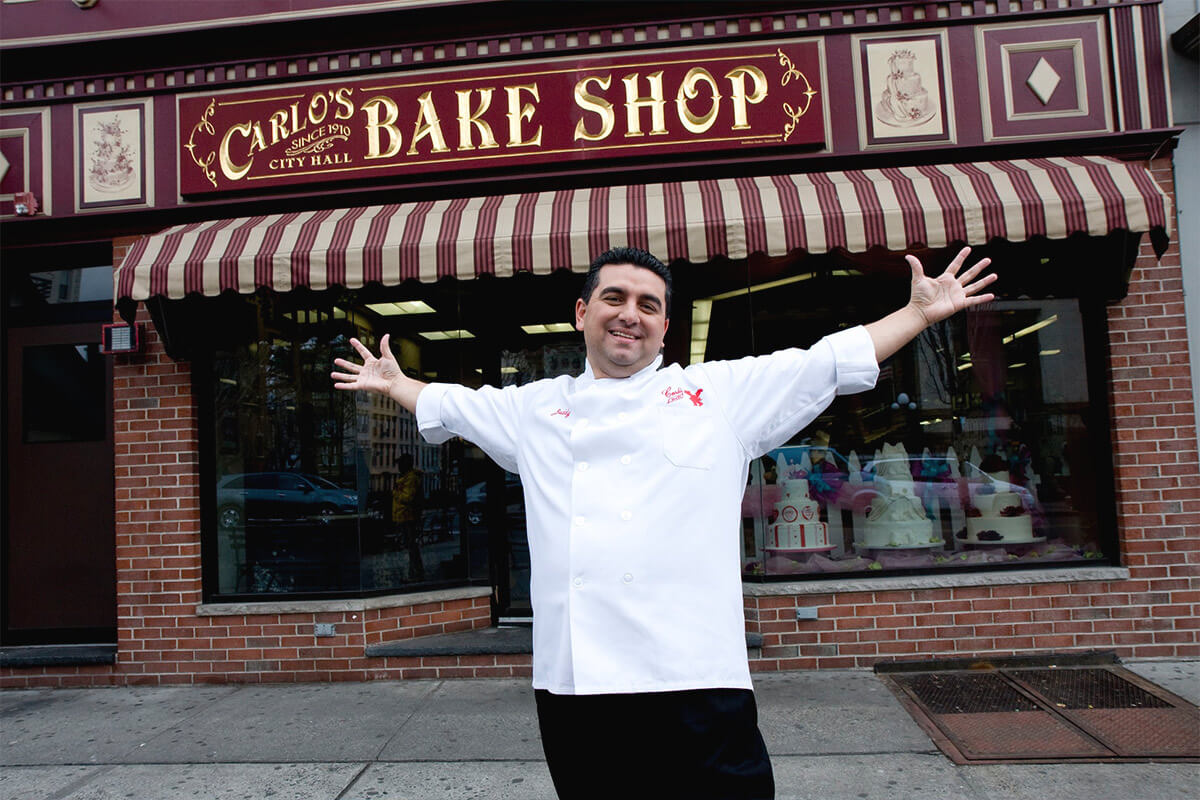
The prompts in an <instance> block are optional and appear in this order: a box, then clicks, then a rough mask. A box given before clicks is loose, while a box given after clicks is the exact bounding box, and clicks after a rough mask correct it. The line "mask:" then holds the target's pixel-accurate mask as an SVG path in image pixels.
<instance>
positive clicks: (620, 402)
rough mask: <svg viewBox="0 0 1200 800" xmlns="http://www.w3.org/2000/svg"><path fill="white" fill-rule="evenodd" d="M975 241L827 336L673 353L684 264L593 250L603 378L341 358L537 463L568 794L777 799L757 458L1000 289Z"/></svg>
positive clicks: (400, 395) (339, 379)
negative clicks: (936, 325)
mask: <svg viewBox="0 0 1200 800" xmlns="http://www.w3.org/2000/svg"><path fill="white" fill-rule="evenodd" d="M968 253H969V248H964V249H963V250H962V251H961V252H960V253H959V254H958V255H957V256H956V257H955V258H954V260H953V261H951V263H950V265H949V266H948V267H947V269H946V271H945V272H944V273H943V274H942V275H941V276H939V277H937V278H931V277H928V276H926V275H925V273H924V269H923V268H922V266H921V263H920V261H918V260H917V259H916V258H914V257H912V256H909V257H908V261H909V264H910V266H911V268H912V288H911V297H910V300H909V303H908V304H907V305H906V306H904V308H902V309H900V310H899V311H896V312H894V313H892V314H890V315H888V316H886V317H884V318H883V319H881V320H878V321H876V322H873V323H871V324H869V325H866V326H859V327H855V328H850V329H847V330H844V331H840V332H838V333H835V334H832V335H830V336H827V337H825V338H824V339H822V340H821V341H819V342H817V343H816V344H815V345H814V346H813V347H812V348H811V349H808V350H800V349H788V350H781V351H778V352H775V353H772V354H770V355H767V356H760V357H752V358H744V359H740V360H737V361H718V362H708V363H704V364H695V365H692V366H689V367H681V366H679V365H678V364H672V365H670V366H665V367H664V366H663V364H662V356H661V355H660V351H661V349H662V343H663V337H664V335H665V334H666V331H667V328H668V326H669V324H670V309H671V275H670V271H669V270H668V269H667V267H666V266H664V265H663V264H662V263H661V262H660V261H659V260H658V259H656V258H654V257H653V256H652V255H650V254H649V253H646V252H644V251H641V250H636V249H632V248H617V249H615V250H610V251H609V252H606V253H604V254H603V255H601V256H600V257H599V258H597V259H596V261H595V262H593V264H592V265H591V269H590V270H589V272H588V275H587V278H586V280H585V282H584V288H583V291H582V296H581V297H580V298H579V299H578V300H577V301H576V303H575V327H576V329H578V330H579V331H582V332H583V338H584V343H585V345H586V351H587V365H586V368H585V369H584V372H583V374H582V375H579V376H576V377H570V376H560V377H558V378H553V379H547V380H541V381H535V382H533V383H528V384H525V385H523V386H509V387H505V388H503V389H496V388H492V387H484V388H481V389H469V388H466V387H463V386H457V385H450V384H437V383H434V384H424V383H422V382H420V381H417V380H415V379H412V378H409V377H408V376H406V375H405V374H404V372H403V371H402V370H401V369H400V367H399V365H398V363H397V362H396V359H395V357H394V356H393V355H392V352H391V348H390V345H389V342H388V336H386V335H385V336H384V337H383V338H382V339H381V341H380V355H379V357H375V356H374V355H372V354H371V353H370V351H369V350H368V349H367V348H366V347H365V346H364V345H363V344H362V343H361V342H359V341H358V340H355V339H352V340H351V344H352V345H353V347H354V348H355V350H356V351H357V352H358V353H359V355H360V356H361V357H362V359H363V363H361V364H356V363H353V362H350V361H346V360H343V359H337V360H336V361H335V362H334V363H335V365H336V366H337V367H338V368H339V369H340V370H342V371H340V372H334V373H333V375H332V377H333V379H334V381H335V386H336V388H338V389H346V390H359V391H369V392H377V393H381V394H386V395H389V396H390V397H392V398H393V399H395V400H396V401H397V402H398V403H399V404H400V405H402V406H404V407H405V408H407V409H408V410H409V411H412V412H413V413H415V414H416V417H417V422H418V426H419V428H420V430H421V433H422V434H423V435H424V437H425V438H426V439H427V440H428V441H430V442H432V443H435V444H436V443H439V442H443V441H446V440H447V439H449V438H451V437H453V436H461V437H463V438H464V439H467V440H469V441H472V442H474V443H475V444H477V445H478V446H479V447H481V448H482V449H483V450H484V451H485V452H486V453H487V454H488V455H489V456H491V458H493V459H494V460H495V461H496V462H497V463H498V464H500V466H502V467H504V468H505V469H506V470H509V471H511V472H516V473H519V474H520V475H521V483H522V486H523V487H524V492H525V508H526V514H527V515H528V521H527V530H528V536H529V553H530V561H531V578H530V593H531V597H532V605H533V611H534V625H533V686H534V690H535V698H536V702H537V707H538V719H539V725H540V727H541V733H542V743H543V747H544V749H545V753H546V761H547V765H548V767H549V769H550V773H551V777H552V779H553V781H554V785H555V788H556V790H557V791H558V793H559V796H560V797H562V798H571V799H573V798H591V797H596V798H606V799H607V798H617V797H634V798H636V797H686V798H702V797H713V798H769V797H773V796H774V782H773V777H772V773H771V766H770V761H769V758H768V756H767V752H766V748H765V746H764V745H763V741H762V737H761V735H760V733H759V730H758V724H757V712H756V709H755V705H754V695H753V691H752V686H751V682H750V672H749V668H748V665H747V661H746V644H745V621H744V616H743V611H742V583H741V556H740V552H739V547H740V538H739V531H740V528H741V518H740V516H741V511H740V508H741V498H742V493H743V491H744V489H745V485H746V474H747V469H748V467H749V464H750V462H751V460H753V459H755V458H758V457H760V456H762V455H763V454H764V453H766V452H767V451H769V450H771V449H773V448H775V447H778V446H779V445H781V444H782V443H783V442H785V441H787V440H788V439H790V438H791V437H792V436H793V435H795V433H796V432H797V431H799V430H800V429H802V428H803V427H804V426H805V425H807V424H808V423H809V422H811V421H812V420H813V419H814V418H815V417H816V416H817V415H818V414H820V413H821V411H823V410H824V409H825V408H826V407H827V406H828V405H829V403H830V402H831V401H832V400H833V398H834V397H835V396H836V395H838V394H847V393H853V392H860V391H863V390H866V389H870V388H871V387H873V386H874V384H875V380H876V378H877V376H878V374H879V363H880V362H881V361H882V360H883V359H886V358H887V357H889V356H890V355H892V354H893V353H894V352H896V351H897V350H898V349H900V348H901V347H903V346H904V345H905V344H906V343H907V342H908V341H910V340H911V339H912V338H914V337H915V336H916V335H917V334H919V333H920V332H921V331H922V330H923V329H924V328H925V327H926V326H928V325H929V324H931V323H933V322H936V321H938V320H941V319H945V318H947V317H949V316H951V315H952V314H954V313H955V312H957V311H959V310H961V309H963V308H966V307H968V306H972V305H976V304H978V303H984V302H988V301H990V300H992V299H993V296H992V295H991V294H981V293H980V290H981V289H982V288H984V287H985V286H987V285H988V284H990V283H991V282H992V281H993V280H994V279H995V275H994V274H988V275H981V274H982V272H983V270H984V269H985V267H986V266H987V265H988V263H989V261H988V259H983V260H981V261H979V262H978V263H976V264H975V265H973V266H971V267H970V268H968V269H966V270H963V265H964V262H965V260H966V257H967V255H968Z"/></svg>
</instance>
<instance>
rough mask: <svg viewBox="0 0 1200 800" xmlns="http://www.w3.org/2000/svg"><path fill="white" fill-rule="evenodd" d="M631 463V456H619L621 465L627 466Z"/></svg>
mask: <svg viewBox="0 0 1200 800" xmlns="http://www.w3.org/2000/svg"><path fill="white" fill-rule="evenodd" d="M632 461H633V456H621V463H622V464H629V463H631V462H632Z"/></svg>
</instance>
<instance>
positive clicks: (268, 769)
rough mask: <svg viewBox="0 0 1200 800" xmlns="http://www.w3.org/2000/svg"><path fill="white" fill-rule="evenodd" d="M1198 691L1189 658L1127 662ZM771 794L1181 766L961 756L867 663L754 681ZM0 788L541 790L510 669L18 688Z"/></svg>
mask: <svg viewBox="0 0 1200 800" xmlns="http://www.w3.org/2000/svg"><path fill="white" fill-rule="evenodd" d="M1123 666H1125V667H1126V668H1128V669H1130V670H1132V671H1134V672H1136V673H1138V674H1140V675H1142V676H1143V677H1145V678H1147V679H1149V680H1151V681H1153V682H1155V683H1157V684H1159V685H1160V686H1163V687H1164V688H1166V689H1168V690H1170V691H1172V692H1174V693H1176V694H1178V695H1180V696H1182V697H1185V698H1186V699H1188V700H1189V701H1191V702H1193V703H1200V661H1153V662H1152V661H1143V662H1136V661H1135V662H1126V663H1124V664H1123ZM755 686H756V690H757V694H758V704H759V712H760V724H761V727H762V731H763V736H764V738H765V739H766V741H767V746H768V748H769V749H770V751H771V754H772V761H773V763H774V766H775V776H776V784H777V787H778V793H777V796H778V798H779V800H792V799H795V798H819V799H820V800H876V799H878V800H895V798H898V797H912V798H920V800H940V799H944V800H960V799H961V800H983V799H984V798H1005V799H1006V800H1009V799H1010V798H1011V799H1013V800H1023V799H1024V798H1029V800H1033V799H1034V798H1036V800H1098V799H1101V798H1102V799H1103V800H1109V799H1110V798H1112V799H1126V798H1127V799H1128V800H1174V799H1175V798H1179V799H1180V800H1183V798H1189V800H1190V798H1192V797H1195V796H1197V795H1198V794H1200V765H1197V764H1183V763H1125V764H1036V765H979V766H966V767H961V766H956V765H954V764H953V763H951V762H950V761H949V760H948V759H947V758H946V757H945V756H943V755H942V754H941V753H940V752H939V751H938V750H937V748H936V747H935V746H934V745H933V744H932V742H931V741H930V739H929V737H928V736H927V735H926V734H925V733H924V732H923V731H922V730H921V728H920V727H918V725H917V724H916V723H915V722H914V721H913V720H912V718H911V717H910V716H909V715H908V713H907V712H906V711H905V710H904V709H903V708H902V707H901V706H900V704H899V702H897V701H896V699H895V698H894V697H893V696H892V695H891V693H890V692H889V691H888V690H887V689H886V688H885V687H884V686H883V684H882V683H881V682H880V681H879V679H878V678H877V677H876V676H875V675H874V674H873V673H871V672H868V671H861V670H837V671H824V672H792V673H777V674H762V675H757V676H756V677H755ZM0 767H2V769H0V800H35V799H36V800H110V798H111V800H118V799H119V800H129V799H130V798H133V800H142V799H144V800H185V799H186V800H197V798H199V799H200V800H258V799H259V798H282V799H286V800H310V799H311V800H427V799H431V798H437V799H438V800H458V799H459V798H487V800H543V799H545V800H552V798H554V791H553V787H552V786H551V783H550V776H549V773H548V772H547V771H546V766H545V762H544V761H543V759H542V751H541V743H540V740H539V738H538V730H537V720H536V717H535V714H534V703H533V691H532V689H531V688H530V687H529V685H528V681H527V680H524V679H521V680H502V679H494V680H454V681H401V682H375V683H335V684H292V685H278V686H277V685H250V686H243V685H239V686H189V687H129V688H111V689H58V690H48V689H47V690H11V691H6V692H2V693H0Z"/></svg>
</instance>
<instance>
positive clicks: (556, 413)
mask: <svg viewBox="0 0 1200 800" xmlns="http://www.w3.org/2000/svg"><path fill="white" fill-rule="evenodd" d="M550 416H552V417H569V416H571V409H569V408H560V409H559V410H558V411H551V412H550Z"/></svg>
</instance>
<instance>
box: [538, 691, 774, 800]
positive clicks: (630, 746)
mask: <svg viewBox="0 0 1200 800" xmlns="http://www.w3.org/2000/svg"><path fill="white" fill-rule="evenodd" d="M534 696H535V698H536V699H537V709H538V724H539V726H540V728H541V732H542V747H543V749H544V750H545V753H546V764H547V766H549V768H550V777H551V778H552V779H553V780H554V788H555V791H557V792H558V796H559V798H560V800H593V798H594V800H641V798H647V799H649V798H666V799H667V800H672V799H673V798H680V800H700V799H701V798H703V799H704V800H717V799H718V798H720V800H735V799H736V800H762V799H765V800H770V798H774V797H775V779H774V776H773V775H772V773H771V761H770V758H769V757H768V756H767V748H766V745H765V744H763V739H762V735H761V734H760V733H759V730H758V707H757V706H756V705H755V702H754V693H753V692H751V691H750V690H748V689H695V690H689V691H680V692H652V693H646V694H604V695H556V694H551V693H550V692H547V691H544V690H541V689H539V690H537V691H535V692H534Z"/></svg>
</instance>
